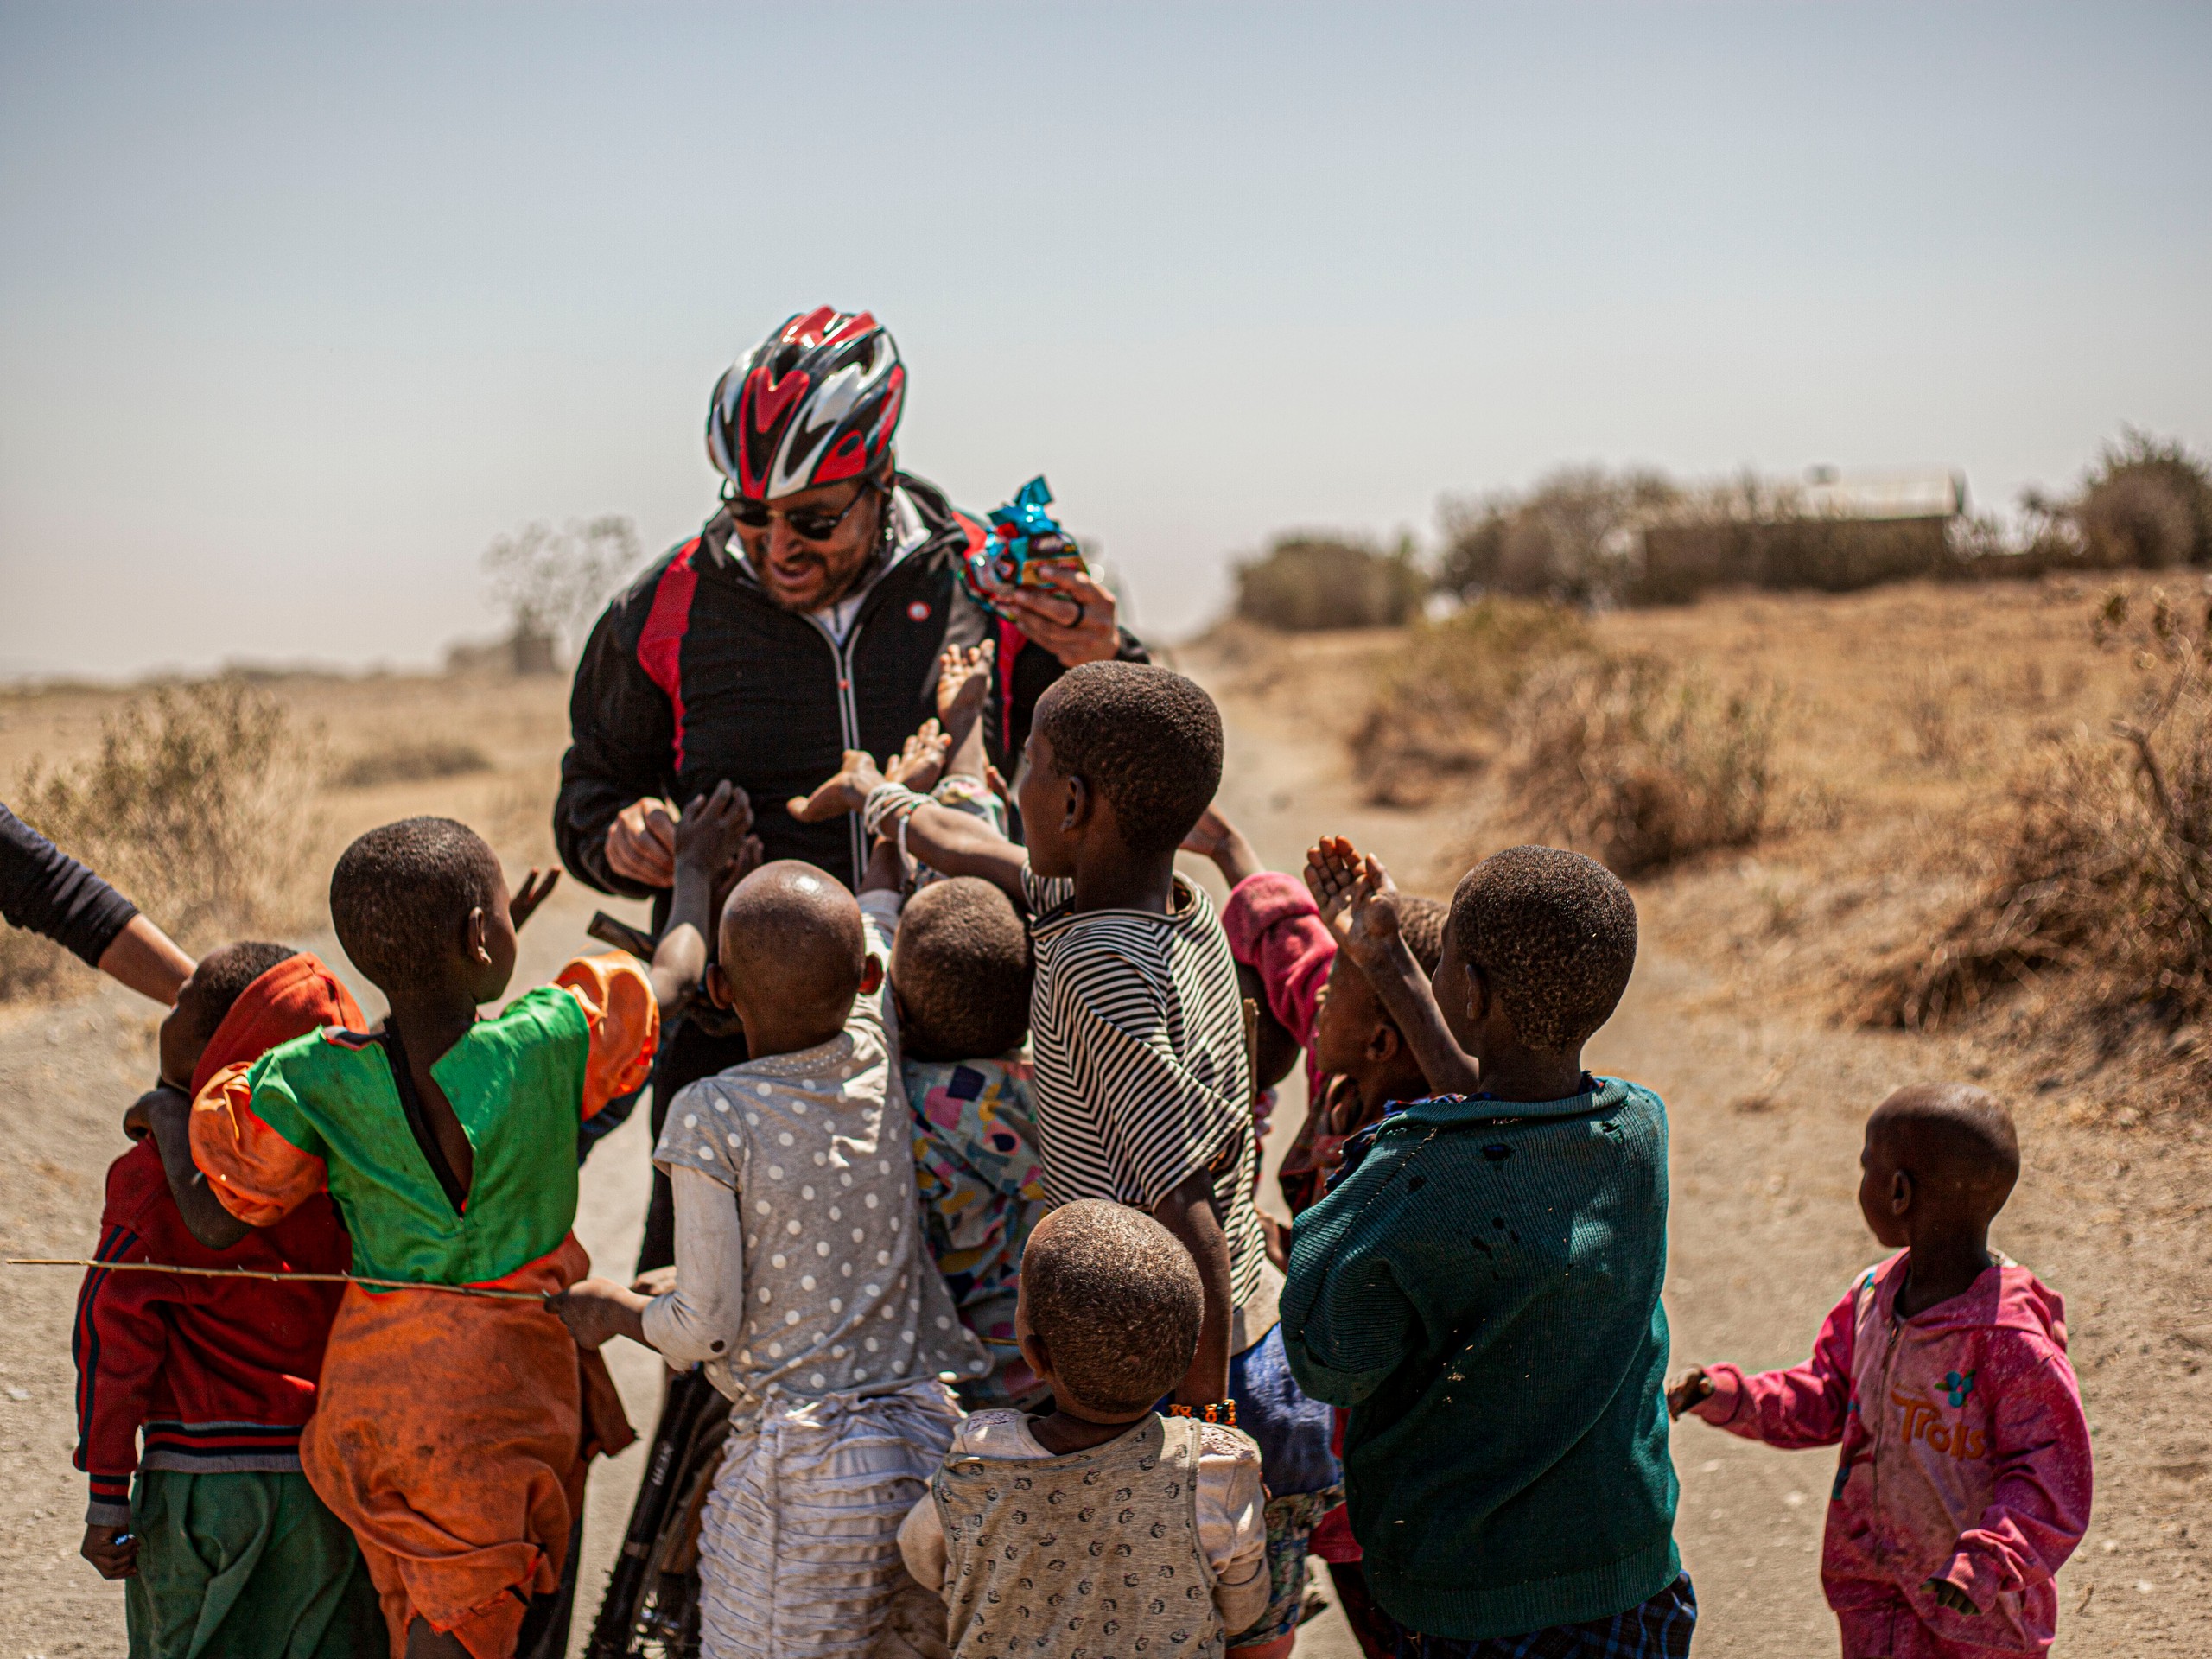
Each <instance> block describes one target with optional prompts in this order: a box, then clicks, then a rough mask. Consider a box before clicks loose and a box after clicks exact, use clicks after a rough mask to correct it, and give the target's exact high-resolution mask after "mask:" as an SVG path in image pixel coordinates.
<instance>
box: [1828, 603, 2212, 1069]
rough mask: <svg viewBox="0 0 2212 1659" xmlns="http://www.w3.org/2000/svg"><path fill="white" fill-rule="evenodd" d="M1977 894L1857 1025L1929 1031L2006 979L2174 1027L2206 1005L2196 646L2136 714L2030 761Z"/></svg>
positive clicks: (2210, 833) (2210, 774)
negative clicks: (2056, 979) (2053, 987)
mask: <svg viewBox="0 0 2212 1659" xmlns="http://www.w3.org/2000/svg"><path fill="white" fill-rule="evenodd" d="M2012 794H2013V811H2012V819H2011V823H2010V824H2009V826H2008V829H2007V832H2006V835H2005V839H2004V840H2003V842H2001V843H2000V844H1999V848H1998V849H1997V855H1996V868H1995V870H1994V873H1993V875H1992V877H1991V878H1990V879H1989V880H1988V881H1987V882H1986V885H1985V886H1984V887H1983V888H1982V890H1981V891H1980V893H1977V894H1976V895H1975V897H1974V899H1972V900H1971V902H1969V903H1968V904H1967V906H1965V908H1964V909H1963V910H1961V912H1959V913H1958V914H1956V915H1955V916H1954V917H1953V918H1951V919H1950V921H1949V922H1948V924H1947V925H1944V926H1943V927H1942V930H1941V931H1939V932H1938V933H1936V936H1935V937H1934V938H1932V939H1930V940H1929V942H1928V943H1927V944H1925V945H1924V946H1923V947H1922V948H1921V949H1919V950H1916V951H1915V952H1914V953H1913V954H1912V955H1910V957H1907V958H1906V959H1905V960H1904V961H1902V962H1896V963H1891V964H1890V965H1888V966H1887V967H1885V969H1882V970H1881V971H1880V972H1878V974H1877V975H1876V976H1874V978H1873V980H1872V982H1871V984H1870V985H1869V987H1868V995H1867V997H1866V1001H1865V1004H1864V1005H1863V1007H1861V1009H1860V1010H1859V1013H1860V1018H1861V1019H1862V1020H1864V1021H1865V1022H1866V1023H1868V1024H1872V1025H1883V1026H1903V1027H1911V1028H1916V1029H1918V1028H1926V1027H1935V1026H1939V1025H1942V1023H1944V1022H1945V1021H1946V1020H1950V1019H1952V1018H1954V1017H1955V1016H1958V1015H1961V1014H1968V1013H1971V1012H1973V1011H1974V1009H1976V1008H1978V1007H1980V1005H1981V1004H1982V1003H1983V1002H1984V1001H1986V1000H1987V999H1988V998H1989V997H1991V996H1992V995H1996V994H1998V993H1999V992H2001V991H2002V990H2004V989H2005V988H2007V987H2009V986H2012V985H2015V984H2021V983H2024V982H2029V981H2031V980H2035V979H2037V978H2038V977H2040V976H2044V975H2046V974H2051V973H2065V974H2071V975H2078V976H2081V985H2082V995H2083V996H2084V998H2085V1002H2086V1006H2088V1007H2089V1008H2091V1009H2092V1010H2093V1011H2094V1012H2095V1013H2097V1014H2100V1015H2101V1016H2103V1023H2105V1024H2106V1025H2107V1027H2108V1028H2109V1027H2111V1025H2112V1022H2113V1020H2117V1019H2120V1018H2124V1017H2126V1016H2127V1015H2129V1014H2132V1013H2136V1012H2141V1011H2145V1010H2146V1009H2147V1010H2148V1011H2150V1012H2152V1013H2153V1014H2157V1015H2158V1016H2159V1017H2162V1018H2163V1019H2164V1020H2165V1021H2166V1022H2167V1023H2168V1024H2169V1025H2180V1024H2182V1023H2183V1022H2184V1021H2186V1020H2190V1019H2191V1018H2194V1017H2196V1016H2200V1015H2202V1014H2204V1013H2205V1012H2206V1011H2207V1010H2208V1008H2212V684H2208V682H2207V677H2206V673H2205V668H2204V662H2203V658H2202V654H2201V652H2199V650H2198V649H2197V647H2196V645H2195V644H2194V643H2192V642H2190V641H2188V640H2185V639H2184V640H2180V641H2178V642H2177V645H2176V647H2175V650H2174V652H2173V660H2172V662H2171V666H2169V667H2168V668H2167V669H2165V670H2164V672H2163V676H2162V683H2160V684H2159V685H2158V687H2157V689H2156V690H2155V691H2154V692H2152V693H2150V694H2147V695H2146V697H2145V707H2144V708H2143V709H2142V710H2141V711H2139V718H2138V719H2137V720H2135V721H2126V722H2121V723H2120V724H2119V725H2117V726H2116V727H2115V728H2114V732H2113V737H2112V738H2110V739H2107V740H2105V741H2097V740H2094V739H2092V738H2089V737H2088V736H2086V735H2077V736H2076V737H2075V738H2074V739H2072V740H2070V741H2067V742H2065V743H2063V744H2061V745H2059V746H2058V747H2056V749H2055V750H2054V751H2053V752H2051V753H2048V754H2046V755H2044V756H2043V757H2042V758H2040V759H2039V760H2036V761H2034V762H2032V763H2031V764H2030V766H2028V767H2027V768H2026V769H2025V770H2024V772H2023V773H2022V775H2021V776H2020V777H2019V779H2018V780H2017V781H2016V782H2015V784H2014V786H2013V791H2012Z"/></svg>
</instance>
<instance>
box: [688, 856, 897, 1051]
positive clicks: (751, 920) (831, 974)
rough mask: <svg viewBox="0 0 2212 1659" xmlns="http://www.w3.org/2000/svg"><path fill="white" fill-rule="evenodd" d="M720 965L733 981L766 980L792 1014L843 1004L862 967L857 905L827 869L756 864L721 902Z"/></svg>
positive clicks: (864, 952) (783, 862) (792, 862)
mask: <svg viewBox="0 0 2212 1659" xmlns="http://www.w3.org/2000/svg"><path fill="white" fill-rule="evenodd" d="M721 964H722V971H723V973H724V974H726V975H728V976H730V977H732V978H734V979H740V980H743V981H746V982H749V983H751V984H754V985H766V984H771V983H772V984H773V985H774V986H775V988H776V995H777V998H778V1000H779V1001H782V1002H784V1003H785V1005H787V1006H788V1007H791V1008H792V1009H793V1010H795V1011H805V1012H821V1013H824V1014H828V1013H830V1012H832V1011H835V1010H840V1009H849V1008H850V1007H851V1006H852V1001H853V998H854V997H855V996H857V995H859V994H860V989H861V978H862V977H863V976H864V974H865V972H866V970H867V966H868V945H867V942H866V936H865V935H864V934H863V933H862V932H861V907H860V904H859V902H858V901H857V900H856V899H854V897H853V895H852V893H851V891H850V890H849V888H848V887H846V886H845V884H844V883H843V882H842V881H840V880H837V878H836V876H834V875H831V874H829V872H828V871H827V870H823V869H819V868H816V867H815V866H814V865H811V864H807V863H802V862H801V861H799V860H798V859H794V858H783V859H778V860H777V861H775V862H774V863H772V864H763V865H762V866H761V867H760V868H759V869H757V870H755V871H753V874H750V875H748V876H747V877H746V878H745V880H742V881H741V882H739V883H738V884H737V886H736V887H735V888H734V889H733V890H732V891H731V893H730V895H729V899H728V902H727V903H725V904H724V905H723V906H722V918H721ZM837 1018H838V1019H840V1020H842V1018H843V1014H842V1013H839V1014H837Z"/></svg>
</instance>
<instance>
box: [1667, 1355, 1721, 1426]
mask: <svg viewBox="0 0 2212 1659" xmlns="http://www.w3.org/2000/svg"><path fill="white" fill-rule="evenodd" d="M1712 1397H1713V1379H1712V1378H1711V1377H1709V1376H1707V1375H1706V1374H1705V1367H1704V1366H1702V1365H1693V1366H1691V1367H1690V1368H1689V1370H1687V1371H1684V1372H1683V1373H1682V1374H1681V1376H1678V1377H1676V1378H1675V1386H1674V1387H1673V1388H1671V1389H1668V1390H1667V1415H1668V1416H1669V1417H1679V1416H1681V1414H1683V1413H1684V1412H1686V1411H1688V1409H1689V1408H1691V1407H1693V1406H1694V1405H1696V1404H1697V1402H1699V1401H1700V1400H1709V1399H1711V1398H1712Z"/></svg>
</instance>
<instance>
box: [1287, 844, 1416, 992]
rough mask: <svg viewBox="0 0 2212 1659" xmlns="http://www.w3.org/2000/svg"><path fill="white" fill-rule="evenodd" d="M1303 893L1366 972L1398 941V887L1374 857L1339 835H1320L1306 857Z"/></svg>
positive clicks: (1339, 941) (1307, 851)
mask: <svg viewBox="0 0 2212 1659" xmlns="http://www.w3.org/2000/svg"><path fill="white" fill-rule="evenodd" d="M1306 891H1307V892H1309V893H1312V894H1313V902H1314V903H1315V904H1317V905H1319V906H1320V907H1321V920H1322V921H1323V922H1324V923H1325V924H1326V925H1327V926H1328V929H1329V931H1331V932H1332V933H1334V934H1335V935H1336V936H1337V941H1338V944H1340V945H1342V946H1343V947H1344V949H1345V950H1349V951H1351V958H1352V960H1353V961H1354V962H1356V963H1358V964H1359V965H1360V966H1361V967H1363V968H1365V967H1369V966H1371V965H1373V964H1374V963H1378V962H1380V961H1381V959H1382V957H1383V954H1384V953H1385V952H1387V951H1388V950H1389V948H1390V946H1391V945H1392V944H1395V942H1396V940H1397V938H1398V884H1397V883H1396V882H1395V881H1393V880H1391V879H1390V873H1389V871H1388V870H1386V869H1384V868H1383V863H1382V861H1381V860H1379V859H1377V858H1376V857H1375V856H1374V855H1372V854H1363V853H1361V852H1360V850H1359V849H1357V847H1354V846H1353V845H1352V844H1351V842H1350V841H1349V840H1348V839H1347V838H1345V837H1344V836H1322V837H1321V839H1320V840H1319V841H1318V842H1315V843H1314V844H1313V846H1312V847H1310V848H1308V849H1306Z"/></svg>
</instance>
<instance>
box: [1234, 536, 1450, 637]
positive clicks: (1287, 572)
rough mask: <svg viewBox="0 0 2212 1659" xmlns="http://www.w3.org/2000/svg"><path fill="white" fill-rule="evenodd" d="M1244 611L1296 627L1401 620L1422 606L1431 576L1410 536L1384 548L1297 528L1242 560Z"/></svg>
mask: <svg viewBox="0 0 2212 1659" xmlns="http://www.w3.org/2000/svg"><path fill="white" fill-rule="evenodd" d="M1427 589H1428V581H1427V577H1426V576H1424V575H1422V574H1421V569H1420V568H1419V567H1418V566H1417V565H1415V563H1414V557H1413V549H1412V547H1411V546H1410V544H1402V545H1401V546H1400V547H1399V548H1398V549H1397V550H1396V551H1395V552H1392V553H1384V552H1382V551H1380V550H1377V549H1376V548H1375V547H1374V546H1372V545H1370V543H1366V542H1363V541H1360V540H1357V539H1356V538H1348V537H1338V536H1328V535H1321V534H1315V533H1312V532H1303V531H1300V532H1294V533H1292V534H1290V535H1287V536H1280V537H1276V538H1275V541H1274V544H1273V545H1272V546H1271V547H1269V549H1268V552H1267V554H1266V556H1264V557H1262V558H1257V559H1249V560H1245V561H1243V562H1241V563H1238V564H1237V566H1236V614H1237V615H1238V616H1240V617H1242V618H1243V619H1244V620H1247V621H1249V622H1257V623H1260V624H1262V626H1267V627H1270V628H1281V629H1284V630H1286V631H1288V632H1310V631H1313V630H1316V629H1322V628H1373V627H1389V626H1395V625H1397V624H1398V623H1401V622H1403V621H1404V620H1406V619H1407V618H1408V616H1410V615H1412V614H1413V613H1414V611H1415V610H1417V609H1418V608H1419V607H1420V605H1421V597H1422V595H1423V594H1425V593H1426V592H1427Z"/></svg>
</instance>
